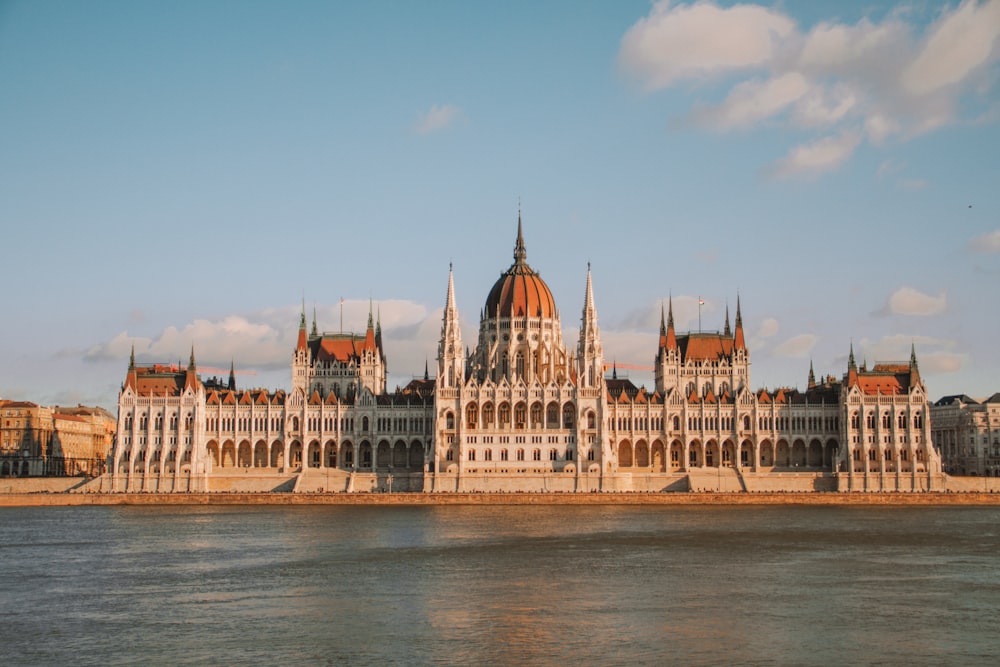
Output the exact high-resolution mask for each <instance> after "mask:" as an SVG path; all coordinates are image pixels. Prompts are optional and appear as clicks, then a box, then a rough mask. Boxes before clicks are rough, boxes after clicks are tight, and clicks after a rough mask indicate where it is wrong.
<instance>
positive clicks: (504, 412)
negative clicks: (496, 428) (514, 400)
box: [498, 403, 510, 426]
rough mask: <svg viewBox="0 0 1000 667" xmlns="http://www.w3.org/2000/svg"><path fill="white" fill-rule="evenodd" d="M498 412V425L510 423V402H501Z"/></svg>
mask: <svg viewBox="0 0 1000 667" xmlns="http://www.w3.org/2000/svg"><path fill="white" fill-rule="evenodd" d="M498 414H499V416H500V426H507V425H508V424H510V403H501V404H500V410H499V413H498Z"/></svg>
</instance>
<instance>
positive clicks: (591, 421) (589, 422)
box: [587, 410, 597, 429]
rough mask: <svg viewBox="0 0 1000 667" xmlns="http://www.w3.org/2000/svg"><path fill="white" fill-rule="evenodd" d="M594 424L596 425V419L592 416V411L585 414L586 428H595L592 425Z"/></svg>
mask: <svg viewBox="0 0 1000 667" xmlns="http://www.w3.org/2000/svg"><path fill="white" fill-rule="evenodd" d="M596 423H597V421H596V417H595V416H594V411H593V410H591V411H590V412H588V413H587V428H589V429H592V428H595V426H594V425H595V424H596Z"/></svg>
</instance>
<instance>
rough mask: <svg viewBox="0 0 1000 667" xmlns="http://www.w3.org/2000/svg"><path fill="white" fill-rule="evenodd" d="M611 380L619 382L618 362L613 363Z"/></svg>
mask: <svg viewBox="0 0 1000 667" xmlns="http://www.w3.org/2000/svg"><path fill="white" fill-rule="evenodd" d="M611 379H612V380H617V379H618V362H617V361H614V362H612V363H611Z"/></svg>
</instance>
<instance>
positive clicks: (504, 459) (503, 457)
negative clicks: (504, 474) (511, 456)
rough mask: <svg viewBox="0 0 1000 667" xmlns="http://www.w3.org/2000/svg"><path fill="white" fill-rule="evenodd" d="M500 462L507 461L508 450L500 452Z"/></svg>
mask: <svg viewBox="0 0 1000 667" xmlns="http://www.w3.org/2000/svg"><path fill="white" fill-rule="evenodd" d="M500 460H501V461H506V460H507V450H506V449H501V450H500Z"/></svg>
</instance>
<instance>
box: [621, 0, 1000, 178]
mask: <svg viewBox="0 0 1000 667" xmlns="http://www.w3.org/2000/svg"><path fill="white" fill-rule="evenodd" d="M918 18H919V17H917V16H915V14H914V12H913V11H912V10H909V9H906V8H903V7H902V6H901V7H900V8H898V9H897V10H895V11H892V12H890V13H888V14H887V15H886V16H885V17H883V18H882V19H880V20H872V19H869V18H867V17H865V18H862V19H861V20H859V21H857V22H856V23H854V24H847V23H839V22H835V21H824V22H820V23H818V24H817V25H815V26H813V27H812V28H810V29H808V30H803V29H802V28H800V27H799V26H798V25H796V23H795V21H794V20H793V19H792V18H791V17H790V16H788V15H787V14H785V13H783V12H782V11H780V8H779V9H770V8H767V7H763V6H761V5H753V4H739V5H734V6H731V7H720V6H719V5H717V4H715V3H714V2H695V3H689V4H685V3H680V4H675V3H672V2H670V1H669V0H661V1H660V2H657V3H656V4H655V5H654V6H653V8H652V9H651V11H650V13H649V15H648V16H646V17H644V18H642V19H640V20H639V21H638V22H636V23H635V24H634V25H633V26H632V27H631V28H630V29H629V30H628V31H627V32H626V33H625V35H624V36H623V37H622V40H621V46H620V50H619V54H618V62H619V67H620V69H621V70H622V71H623V72H624V73H625V75H626V76H628V77H629V78H631V79H632V80H634V81H636V82H638V84H639V86H640V87H641V88H642V89H643V90H644V91H646V92H655V91H659V90H663V89H667V88H671V87H674V86H677V85H679V84H682V83H688V84H694V85H695V86H697V87H698V89H699V90H706V91H710V92H716V91H718V90H720V89H721V90H722V91H725V92H724V94H723V98H722V99H721V100H720V101H714V102H707V103H699V104H696V105H695V106H694V107H693V108H692V109H691V110H690V111H689V112H688V114H687V116H686V117H685V118H684V120H685V121H686V122H687V123H689V124H691V125H694V126H697V127H701V128H705V129H710V130H713V131H718V132H728V131H733V130H746V129H749V128H753V127H756V126H759V125H761V124H765V123H769V124H773V125H778V126H782V127H787V128H792V129H795V130H799V131H801V132H803V133H804V134H806V135H807V136H809V135H812V136H811V138H809V139H807V140H805V141H802V142H801V143H800V144H799V145H797V146H795V147H793V148H791V149H790V150H789V151H788V152H787V153H786V155H785V156H784V157H781V158H779V159H777V160H776V161H775V162H774V164H772V165H771V166H770V168H768V169H767V170H765V172H766V173H768V174H770V175H771V176H773V177H775V178H781V179H785V178H792V177H802V176H805V177H811V176H816V175H819V174H822V173H825V172H827V171H830V170H834V169H836V168H837V167H839V166H840V165H841V164H843V163H844V162H845V161H846V160H847V159H849V158H850V156H851V155H852V154H853V153H854V152H855V151H856V150H857V148H858V147H859V146H860V145H862V143H863V142H864V141H866V140H867V141H868V142H870V143H871V144H873V145H882V144H883V143H884V142H886V141H888V140H890V139H895V140H899V141H905V140H907V139H909V138H911V137H913V136H917V135H920V134H923V133H926V132H930V131H932V130H934V129H937V128H940V127H943V126H946V125H949V124H953V123H956V122H960V121H961V120H962V112H961V108H962V107H963V104H964V103H969V104H968V105H969V106H971V107H975V106H976V103H977V102H978V103H979V104H980V105H982V104H988V103H989V101H990V99H991V98H990V88H991V86H992V84H993V83H994V80H995V76H992V75H993V74H994V73H995V72H992V71H991V70H992V69H993V66H994V65H995V64H996V62H997V60H998V59H1000V47H998V42H1000V0H985V1H977V0H965V1H964V2H962V3H961V4H959V5H958V6H945V7H944V8H943V9H941V10H939V12H938V13H937V14H936V15H935V16H934V17H933V19H932V20H931V21H930V22H929V23H927V24H926V25H924V24H921V23H919V22H918V20H917V19H918ZM978 116H982V113H981V112H980V113H979V114H978Z"/></svg>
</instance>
